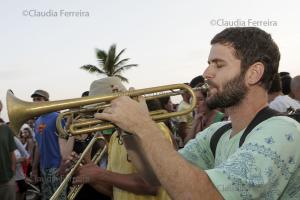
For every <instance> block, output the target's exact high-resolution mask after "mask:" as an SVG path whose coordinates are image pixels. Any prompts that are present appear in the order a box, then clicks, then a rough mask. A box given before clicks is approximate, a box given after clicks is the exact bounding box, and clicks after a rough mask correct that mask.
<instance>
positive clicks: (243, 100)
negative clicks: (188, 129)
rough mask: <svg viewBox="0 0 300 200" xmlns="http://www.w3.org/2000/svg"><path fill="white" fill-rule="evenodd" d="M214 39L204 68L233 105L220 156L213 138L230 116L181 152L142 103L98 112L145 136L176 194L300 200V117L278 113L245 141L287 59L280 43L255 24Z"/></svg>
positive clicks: (119, 103)
mask: <svg viewBox="0 0 300 200" xmlns="http://www.w3.org/2000/svg"><path fill="white" fill-rule="evenodd" d="M211 45H212V46H211V50H210V54H209V57H208V67H207V68H206V70H205V71H204V77H205V78H206V79H207V80H208V84H209V85H210V91H209V92H210V95H209V97H208V98H207V104H208V106H209V107H210V108H211V109H214V108H225V110H226V113H228V115H229V118H230V119H231V121H232V128H230V129H229V130H227V131H226V132H224V133H223V135H222V136H221V138H220V139H219V141H218V143H217V146H216V151H215V156H214V154H213V151H212V149H211V148H210V141H211V138H212V136H213V135H214V134H215V132H216V131H217V130H218V129H219V128H220V127H223V126H224V124H226V122H220V123H215V124H213V125H211V126H210V127H208V128H207V129H205V130H204V131H203V132H201V133H200V134H198V135H197V137H196V138H195V139H194V140H191V141H190V142H188V143H187V145H186V146H185V147H184V148H183V149H182V150H181V151H180V154H178V152H176V151H174V149H173V147H172V145H170V144H169V143H168V142H166V140H164V139H163V137H162V134H161V131H160V129H159V128H158V126H157V125H156V123H154V122H153V120H152V119H151V118H150V117H149V114H148V112H147V111H146V110H145V109H144V103H143V102H142V101H139V102H137V101H134V100H132V99H130V98H129V97H126V96H125V97H119V98H118V99H115V100H113V101H112V102H111V107H110V108H108V109H106V110H104V112H102V113H98V114H96V115H95V116H96V117H97V118H99V119H102V120H108V121H111V122H112V123H114V124H116V125H117V126H118V127H120V128H122V129H123V130H126V131H128V132H130V133H133V134H135V135H137V137H138V138H139V139H140V142H141V145H142V147H143V149H144V151H145V152H146V155H145V156H146V157H147V159H148V160H149V162H150V164H151V166H152V168H153V169H154V171H155V173H156V175H157V177H158V178H159V180H160V182H161V183H162V185H163V187H164V188H165V189H166V190H167V191H168V193H169V194H170V195H171V197H172V198H174V199H200V198H201V199H223V198H224V199H300V190H299V186H300V151H299V144H300V125H299V123H297V122H296V121H295V120H293V119H291V118H289V117H286V116H274V117H270V118H267V119H266V120H264V121H262V122H260V123H259V124H258V125H257V126H256V127H254V128H253V129H252V130H251V131H250V132H249V134H248V135H247V137H246V138H244V139H245V140H244V141H242V140H241V139H242V136H243V133H244V130H245V129H246V127H248V125H249V124H250V123H251V122H252V121H253V119H255V118H256V116H257V115H258V114H259V115H260V113H261V112H263V113H264V111H265V109H266V107H267V106H268V95H267V91H268V89H269V86H270V84H271V82H272V80H273V77H274V75H275V74H276V73H277V71H278V66H279V60H280V53H279V50H278V47H277V45H276V44H275V42H274V41H273V39H272V38H271V36H270V34H267V33H266V32H265V31H263V30H261V29H259V28H255V27H236V28H227V29H225V30H223V31H222V32H220V33H219V34H217V35H216V36H215V37H214V38H213V39H212V41H211ZM140 100H142V98H140ZM241 141H242V145H241V146H240V142H241ZM239 146H240V147H239ZM157 147H159V148H157Z"/></svg>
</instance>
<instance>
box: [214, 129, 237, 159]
mask: <svg viewBox="0 0 300 200" xmlns="http://www.w3.org/2000/svg"><path fill="white" fill-rule="evenodd" d="M231 127H232V125H231V123H228V124H225V125H223V126H221V127H220V128H219V129H218V130H217V131H216V132H215V133H214V134H213V136H212V137H211V139H210V149H211V151H212V153H213V155H214V157H215V154H216V149H217V145H218V142H219V140H220V138H221V137H222V135H223V134H224V133H226V131H228V130H229V129H231Z"/></svg>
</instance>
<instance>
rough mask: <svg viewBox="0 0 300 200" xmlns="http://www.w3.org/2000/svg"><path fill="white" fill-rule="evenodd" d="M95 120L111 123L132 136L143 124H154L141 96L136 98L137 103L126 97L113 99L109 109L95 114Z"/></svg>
mask: <svg viewBox="0 0 300 200" xmlns="http://www.w3.org/2000/svg"><path fill="white" fill-rule="evenodd" d="M95 118H97V119H102V120H107V121H111V122H113V123H114V124H115V125H116V126H118V127H119V128H121V129H122V130H125V131H127V132H130V133H134V134H137V130H139V129H143V125H144V124H148V123H151V124H155V123H154V122H153V120H152V119H151V117H150V115H149V111H148V109H147V105H146V102H145V99H144V98H143V97H142V96H140V97H138V98H137V101H135V100H133V99H131V98H130V97H128V96H122V97H119V98H117V99H114V100H113V101H112V102H111V107H108V108H105V109H104V110H103V112H102V113H96V114H95Z"/></svg>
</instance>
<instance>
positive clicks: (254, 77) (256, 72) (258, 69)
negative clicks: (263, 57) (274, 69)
mask: <svg viewBox="0 0 300 200" xmlns="http://www.w3.org/2000/svg"><path fill="white" fill-rule="evenodd" d="M264 71H265V66H264V64H263V63H261V62H256V63H254V64H253V65H251V66H250V67H249V69H248V70H247V72H246V83H247V84H249V85H255V84H257V83H258V82H259V81H260V80H261V78H262V76H263V74H264Z"/></svg>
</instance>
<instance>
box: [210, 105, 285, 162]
mask: <svg viewBox="0 0 300 200" xmlns="http://www.w3.org/2000/svg"><path fill="white" fill-rule="evenodd" d="M279 115H282V114H280V113H279V112H277V111H275V110H272V109H271V108H269V107H265V108H263V109H262V110H260V111H259V112H258V113H257V114H256V116H255V117H254V119H253V120H252V121H251V122H250V124H249V125H248V126H247V128H246V130H245V131H244V133H243V135H242V137H241V139H240V142H239V147H241V146H242V145H243V143H244V142H245V139H246V137H247V135H248V134H249V133H250V132H251V131H252V129H253V128H255V127H256V126H257V125H258V124H260V123H261V122H263V121H264V120H266V119H268V118H270V117H274V116H279ZM231 128H232V124H231V123H228V124H225V125H223V126H222V127H220V128H219V129H218V130H217V131H216V132H215V133H214V134H213V136H212V137H211V140H210V149H211V151H212V153H213V155H214V157H215V154H216V149H217V145H218V142H219V140H220V138H221V136H222V135H223V134H224V133H226V131H228V130H229V129H231Z"/></svg>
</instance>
